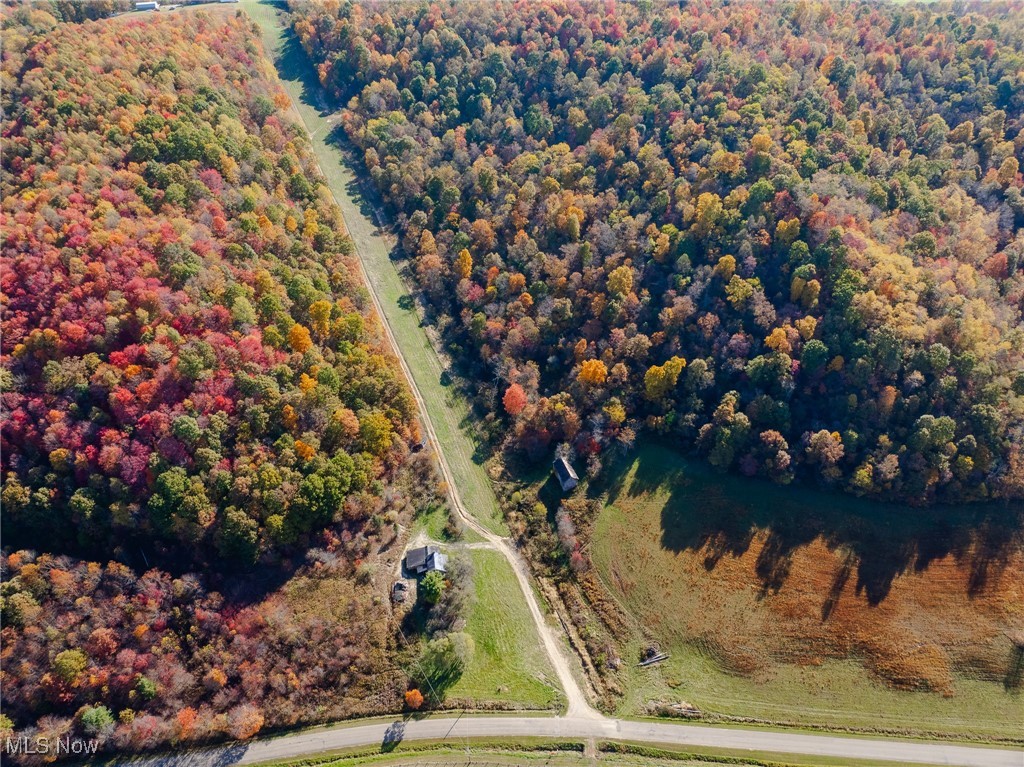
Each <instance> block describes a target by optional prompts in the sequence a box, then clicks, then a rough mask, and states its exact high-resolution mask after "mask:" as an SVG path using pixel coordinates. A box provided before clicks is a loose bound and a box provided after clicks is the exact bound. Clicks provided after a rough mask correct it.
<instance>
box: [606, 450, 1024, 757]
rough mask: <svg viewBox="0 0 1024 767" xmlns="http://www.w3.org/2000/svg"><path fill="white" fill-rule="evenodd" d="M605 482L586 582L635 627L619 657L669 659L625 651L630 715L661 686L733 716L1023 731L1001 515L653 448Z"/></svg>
mask: <svg viewBox="0 0 1024 767" xmlns="http://www.w3.org/2000/svg"><path fill="white" fill-rule="evenodd" d="M604 490H607V491H608V495H607V502H606V505H605V506H604V510H603V511H602V512H601V514H600V516H599V518H598V520H597V522H596V524H595V525H594V529H593V544H592V549H593V560H594V564H595V570H596V575H597V578H596V580H595V582H596V583H597V584H598V585H599V587H601V588H603V589H604V590H605V592H606V594H605V595H606V596H610V597H611V598H612V600H613V601H614V602H615V603H617V605H618V607H619V608H620V609H621V610H622V611H623V612H624V613H625V614H626V615H627V616H628V617H629V618H631V619H632V621H629V620H627V621H626V622H627V624H628V623H633V631H632V637H629V636H627V637H620V639H624V640H625V641H624V642H622V643H621V644H622V646H623V649H624V652H627V653H628V652H635V647H634V645H636V646H639V645H638V644H637V643H642V642H644V641H647V642H654V643H657V644H659V645H661V646H662V649H666V650H670V651H671V652H672V653H673V658H672V659H670V661H669V663H666V664H664V665H663V666H662V667H660V668H658V669H657V670H651V671H645V672H638V671H636V670H635V669H633V664H634V663H635V660H636V659H635V658H633V657H628V656H627V655H624V661H625V669H626V671H625V672H624V673H623V674H622V676H624V677H625V679H624V683H623V686H624V687H625V688H626V706H627V709H629V708H632V709H633V710H638V709H642V706H643V705H644V703H645V700H644V699H645V696H646V697H658V698H659V699H661V698H663V697H665V693H666V692H667V691H666V689H665V687H664V685H666V684H667V687H668V688H669V691H670V692H671V693H672V694H671V695H668V698H670V699H671V698H686V697H687V696H689V698H691V699H696V700H692V701H691V702H698V704H699V705H701V707H702V708H706V709H708V710H712V711H721V712H723V713H728V714H730V715H736V716H752V717H755V718H764V719H775V720H779V719H789V718H794V719H795V720H798V721H801V722H806V723H829V722H831V723H841V722H845V723H849V724H853V725H854V726H857V727H866V728H872V727H875V726H877V727H890V726H892V727H895V728H896V729H901V728H902V729H918V730H932V729H934V730H939V731H941V730H949V731H953V732H957V733H959V734H962V735H970V734H973V733H975V732H980V731H984V732H986V733H988V735H993V734H995V733H1005V734H1006V735H1008V736H1010V737H1019V736H1020V732H1021V729H1022V728H1021V727H1020V725H1021V724H1024V713H1022V712H1024V698H1022V697H1021V683H1022V680H1021V676H1022V668H1024V658H1022V652H1021V650H1020V648H1019V646H1018V645H1017V644H1015V640H1016V641H1019V640H1020V639H1022V638H1024V547H1022V546H1021V536H1020V528H1019V521H1018V520H1017V518H1016V515H1015V514H1013V513H1008V512H1007V510H1005V509H1002V508H999V509H992V508H988V509H981V508H979V509H970V510H943V509H932V510H914V509H904V508H896V507H891V506H890V507H886V506H878V505H875V504H866V503H860V502H858V501H855V500H852V499H844V498H836V497H833V496H830V495H826V494H822V493H815V492H811V491H807V490H802V489H796V488H786V489H782V488H774V487H770V486H765V485H762V484H760V483H756V482H744V481H742V480H738V479H736V478H731V477H723V476H721V475H717V474H713V473H710V472H708V471H707V470H706V469H703V468H701V467H698V466H695V465H692V464H689V463H686V462H683V461H682V459H679V458H678V457H677V456H675V455H674V454H672V453H671V452H669V451H667V450H664V449H659V448H647V449H645V450H642V451H640V453H639V456H638V457H637V458H636V460H635V461H634V462H632V463H631V464H630V465H629V466H628V467H626V468H625V470H624V471H623V473H622V474H621V475H620V476H619V478H618V481H617V483H616V485H615V486H614V487H611V488H604ZM620 633H621V632H620ZM631 642H632V644H631ZM834 672H835V673H834ZM836 675H838V676H836ZM833 677H836V678H833ZM903 691H915V692H913V693H910V692H903ZM775 704H777V705H775ZM965 706H967V707H968V708H967V709H966V710H965V709H964V707H965ZM816 711H817V713H815V712H816ZM837 711H841V712H843V714H841V715H836V712H837ZM794 712H796V714H795V716H794ZM858 712H859V713H858ZM932 712H934V713H932ZM819 714H820V715H819ZM909 718H913V720H914V721H913V723H912V724H911V723H910V722H909ZM1014 722H1016V727H1015V726H1014ZM949 723H951V724H952V726H947V724H949ZM1014 730H1016V732H1014Z"/></svg>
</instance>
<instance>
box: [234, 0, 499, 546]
mask: <svg viewBox="0 0 1024 767" xmlns="http://www.w3.org/2000/svg"><path fill="white" fill-rule="evenodd" d="M245 8H246V11H247V12H248V13H249V14H250V16H251V17H252V18H253V19H254V20H255V21H256V22H257V24H259V26H260V28H261V29H262V32H263V41H264V45H265V46H266V48H267V50H268V51H270V52H271V53H272V54H274V58H275V64H276V65H277V70H278V75H279V77H280V79H281V81H282V84H283V85H284V88H285V90H286V91H287V92H288V93H289V95H291V96H292V100H293V102H294V103H295V105H296V108H297V110H298V113H299V116H300V117H301V118H302V121H303V122H304V123H305V125H306V129H307V131H308V133H309V135H310V142H311V145H312V148H313V151H314V154H315V155H316V158H317V161H318V162H319V164H320V170H321V172H322V173H323V175H324V178H325V180H326V182H327V185H328V186H329V187H330V189H331V191H332V192H333V193H334V197H335V199H336V200H337V202H338V206H339V207H340V208H341V212H342V214H343V215H344V217H345V225H346V227H347V228H348V231H349V234H350V235H351V236H352V239H353V240H354V241H355V242H356V243H357V247H358V255H359V258H360V260H361V261H362V263H363V267H364V269H365V271H366V276H367V280H368V281H369V283H370V286H371V288H372V289H373V292H374V293H375V294H376V296H377V299H378V300H379V301H380V304H381V306H382V308H383V311H384V314H385V316H386V318H387V321H388V324H389V325H390V326H391V329H392V332H393V333H394V335H395V338H396V340H397V342H398V344H399V346H400V347H401V352H402V356H403V357H404V358H405V361H406V363H407V364H408V365H409V368H410V370H411V371H412V376H413V378H414V379H415V382H416V386H417V388H418V389H419V391H420V394H421V395H422V397H423V400H424V402H425V403H426V408H427V411H428V412H429V414H430V419H431V422H432V423H433V426H434V430H435V431H436V432H437V437H438V440H439V441H440V443H441V449H442V450H444V454H445V458H446V459H447V462H448V466H449V468H450V469H451V471H452V474H453V476H454V477H455V481H456V483H457V484H458V487H459V495H460V496H461V497H462V500H463V502H464V503H465V505H466V507H467V509H468V510H469V512H470V513H471V514H473V515H474V516H475V517H476V519H477V520H478V521H479V522H480V524H482V525H483V526H484V527H486V528H487V529H488V530H490V531H491V532H494V533H497V534H499V535H507V534H508V528H507V527H506V526H505V523H504V521H503V518H502V514H501V510H500V508H499V507H498V503H497V500H496V499H495V497H494V492H493V490H492V488H491V484H490V480H489V478H488V476H487V473H486V471H485V470H484V467H483V463H482V458H481V457H480V455H481V453H482V452H483V450H482V446H481V445H479V444H478V443H477V442H475V441H474V439H473V437H472V436H471V435H470V434H469V433H467V431H466V430H465V429H464V428H463V424H468V423H471V422H472V421H473V418H474V416H473V414H472V412H471V410H470V408H469V405H468V403H467V402H466V400H465V398H463V397H462V396H461V395H460V394H459V392H458V391H457V390H456V389H455V387H454V386H453V385H452V384H451V383H450V381H449V377H448V376H447V375H446V373H445V369H444V365H443V364H442V362H441V360H440V359H439V358H438V355H437V353H436V352H435V350H434V347H433V346H432V345H431V343H430V338H429V336H428V335H427V332H426V329H425V328H424V327H423V324H422V322H421V321H420V316H419V314H418V313H417V311H416V308H415V306H414V302H413V301H412V300H410V296H409V291H408V290H407V289H406V286H405V283H404V282H403V281H402V277H401V275H400V273H399V266H398V264H396V262H395V261H393V260H392V256H396V257H397V256H398V254H397V253H396V249H395V247H394V245H393V244H392V243H391V242H389V240H388V238H386V237H385V236H383V235H382V234H381V233H380V231H379V230H378V228H377V225H376V224H375V223H374V220H375V218H376V217H377V216H378V212H377V210H376V207H375V205H374V203H373V201H372V200H370V199H368V198H367V197H366V196H365V195H364V194H363V189H362V186H361V183H360V179H359V177H358V176H357V174H356V173H355V172H354V171H353V164H352V163H351V161H350V158H349V157H348V156H347V155H346V152H345V151H344V150H343V149H342V148H341V147H340V146H339V138H340V137H339V136H338V135H337V133H336V132H335V126H336V124H337V121H336V119H334V118H335V115H334V114H333V113H331V112H330V110H329V109H327V108H323V109H320V108H318V107H317V106H314V104H316V103H318V102H319V100H320V99H321V98H322V96H321V93H322V90H321V88H320V84H319V83H318V82H317V81H316V78H315V76H314V74H313V67H312V65H311V64H310V63H309V61H308V60H307V58H306V56H305V53H304V52H303V51H302V49H301V48H300V47H299V45H298V43H297V42H296V40H295V38H294V36H293V35H291V34H290V33H289V32H288V31H287V30H285V29H283V28H282V26H281V22H280V20H279V19H278V16H277V14H278V12H279V8H278V7H277V6H275V5H272V4H270V3H268V2H257V0H248V1H247V2H246V3H245ZM311 102H312V103H311ZM379 215H383V212H381V213H380V214H379Z"/></svg>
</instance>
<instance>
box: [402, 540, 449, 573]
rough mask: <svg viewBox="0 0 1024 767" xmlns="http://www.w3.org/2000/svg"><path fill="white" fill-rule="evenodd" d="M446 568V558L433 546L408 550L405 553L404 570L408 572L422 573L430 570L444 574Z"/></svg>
mask: <svg viewBox="0 0 1024 767" xmlns="http://www.w3.org/2000/svg"><path fill="white" fill-rule="evenodd" d="M447 566H448V557H446V556H445V555H444V554H442V553H441V552H440V551H438V550H437V548H436V547H434V546H420V547H419V548H418V549H409V551H407V552H406V553H405V569H406V570H409V571H410V572H414V573H422V572H424V571H430V570H440V571H441V572H444V571H445V568H446V567H447Z"/></svg>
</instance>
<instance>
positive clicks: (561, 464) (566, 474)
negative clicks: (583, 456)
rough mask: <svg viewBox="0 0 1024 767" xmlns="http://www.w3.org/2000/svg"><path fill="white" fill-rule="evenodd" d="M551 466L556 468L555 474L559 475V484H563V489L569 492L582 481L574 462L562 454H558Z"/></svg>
mask: <svg viewBox="0 0 1024 767" xmlns="http://www.w3.org/2000/svg"><path fill="white" fill-rule="evenodd" d="M551 467H552V468H553V469H554V470H555V476H556V477H558V484H560V485H561V486H562V490H564V491H566V492H568V491H570V490H572V489H573V488H574V487H576V485H578V484H579V483H580V478H579V477H578V476H577V475H576V471H575V470H574V469H573V468H572V464H571V463H569V462H568V461H567V460H566V459H565V458H563V457H562V456H558V458H556V459H555V461H554V463H552V464H551Z"/></svg>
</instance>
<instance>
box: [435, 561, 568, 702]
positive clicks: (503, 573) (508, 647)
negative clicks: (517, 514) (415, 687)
mask: <svg viewBox="0 0 1024 767" xmlns="http://www.w3.org/2000/svg"><path fill="white" fill-rule="evenodd" d="M468 553H469V554H471V556H472V558H473V569H474V573H473V585H474V587H475V589H476V600H475V601H474V603H473V607H472V610H471V611H470V616H469V619H468V620H467V622H466V631H467V632H468V633H469V634H470V635H471V636H472V637H473V640H474V642H475V643H476V651H475V652H474V654H473V660H472V662H471V663H470V664H469V667H468V668H467V669H466V670H465V672H464V673H463V674H462V678H461V679H460V680H459V681H458V682H456V683H455V685H453V686H452V688H451V689H450V690H449V691H448V697H449V699H452V700H456V699H465V700H472V701H474V702H477V703H503V704H516V703H519V704H523V705H526V706H527V707H530V708H548V709H550V708H556V707H557V706H558V705H559V703H560V701H561V696H560V694H559V693H558V692H556V689H555V686H556V685H555V675H554V672H553V670H552V669H551V666H550V664H549V662H548V659H547V656H546V655H545V654H544V651H543V649H542V647H541V643H540V638H539V637H538V636H537V632H536V629H535V628H534V624H533V619H532V618H531V617H530V612H529V610H528V608H527V606H526V600H525V599H524V598H523V595H522V593H521V592H520V591H519V588H518V585H517V584H516V581H515V575H514V574H513V573H512V568H511V567H510V565H509V564H508V562H507V561H506V560H505V558H504V557H503V556H502V555H501V554H500V553H499V552H497V551H490V550H487V549H472V550H470V551H469V552H468Z"/></svg>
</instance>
